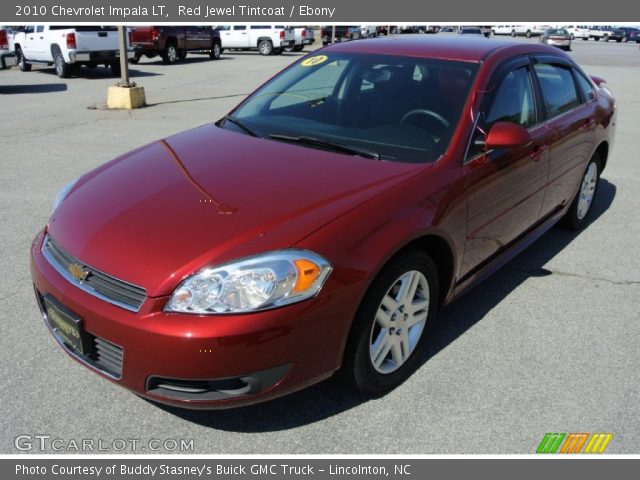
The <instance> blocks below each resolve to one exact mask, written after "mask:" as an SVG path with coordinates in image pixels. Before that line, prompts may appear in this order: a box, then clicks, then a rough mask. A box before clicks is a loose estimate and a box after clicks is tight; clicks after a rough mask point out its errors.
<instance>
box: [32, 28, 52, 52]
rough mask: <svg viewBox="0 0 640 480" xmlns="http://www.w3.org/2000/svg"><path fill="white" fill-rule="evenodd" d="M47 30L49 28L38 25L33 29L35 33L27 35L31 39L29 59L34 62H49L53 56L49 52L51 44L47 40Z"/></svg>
mask: <svg viewBox="0 0 640 480" xmlns="http://www.w3.org/2000/svg"><path fill="white" fill-rule="evenodd" d="M46 29H47V27H45V26H44V25H36V26H35V27H33V31H32V32H31V33H29V34H27V37H28V39H29V43H28V47H29V49H30V51H29V53H28V54H27V58H30V59H32V60H47V59H48V57H49V56H50V55H51V53H50V52H49V51H47V48H48V46H49V42H48V41H47V40H46V39H45V35H46V33H45V30H46Z"/></svg>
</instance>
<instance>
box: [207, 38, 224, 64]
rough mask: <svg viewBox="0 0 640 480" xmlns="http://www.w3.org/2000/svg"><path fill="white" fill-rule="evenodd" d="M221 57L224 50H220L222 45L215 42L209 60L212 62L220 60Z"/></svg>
mask: <svg viewBox="0 0 640 480" xmlns="http://www.w3.org/2000/svg"><path fill="white" fill-rule="evenodd" d="M220 55H222V48H220V44H219V43H218V42H214V44H213V45H212V46H211V52H209V58H210V59H211V60H218V59H220Z"/></svg>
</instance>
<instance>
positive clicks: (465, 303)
mask: <svg viewBox="0 0 640 480" xmlns="http://www.w3.org/2000/svg"><path fill="white" fill-rule="evenodd" d="M615 195H616V187H615V185H613V184H612V183H610V182H608V181H607V180H606V179H601V181H600V184H599V186H598V195H597V197H596V199H595V201H594V204H593V205H592V211H591V214H590V218H589V221H588V224H587V225H585V227H584V229H583V230H582V231H584V230H586V229H588V228H589V225H590V224H591V223H592V222H594V221H596V220H597V219H598V218H599V217H600V216H601V215H602V214H603V213H604V212H606V211H607V209H608V208H609V207H610V206H611V203H612V202H613V199H614V197H615ZM579 235H580V232H575V231H570V230H565V229H564V228H562V227H554V228H552V229H551V230H550V231H549V232H547V233H546V234H545V235H543V236H542V237H541V238H540V239H538V240H537V241H536V242H534V243H533V244H532V245H530V246H529V247H528V248H527V249H526V250H525V251H524V252H522V253H521V254H520V255H518V256H517V257H516V258H515V259H513V260H512V261H511V262H509V263H508V264H507V265H506V266H505V267H503V268H502V269H501V270H500V271H498V272H496V273H495V274H494V275H493V276H491V277H490V279H488V280H487V281H485V282H483V283H481V284H480V285H478V286H477V287H476V288H474V289H472V290H471V291H470V292H469V293H467V294H465V295H464V296H463V297H462V300H461V301H460V300H459V301H455V302H453V303H452V304H450V305H448V306H447V307H444V308H443V309H442V310H441V311H440V313H439V316H438V323H437V324H436V325H435V326H434V328H433V330H431V332H429V334H430V336H431V339H430V341H429V342H428V344H427V348H426V349H425V352H424V353H423V356H422V358H421V361H420V362H419V365H418V367H417V368H420V367H422V366H423V365H424V364H425V362H427V361H428V360H429V359H430V358H432V357H434V356H435V355H437V354H438V353H439V352H440V351H441V350H443V349H445V348H446V347H447V346H448V345H449V344H451V343H452V342H454V341H455V340H456V339H457V338H458V337H459V336H461V335H462V334H463V333H464V332H466V331H467V330H468V329H470V328H471V327H473V325H475V324H476V323H477V322H479V321H481V320H482V319H483V318H484V316H485V315H486V314H487V313H488V312H489V311H490V310H491V309H492V308H494V307H495V305H497V304H498V303H500V302H501V301H502V300H503V299H504V298H505V297H506V296H507V295H509V294H510V293H511V292H512V291H513V290H514V289H516V288H517V287H518V286H519V285H520V284H521V283H523V282H524V281H525V280H527V279H528V278H531V277H537V276H546V275H552V274H553V273H552V272H550V271H548V270H546V269H545V268H544V265H545V264H547V263H548V262H549V261H550V260H551V259H552V258H553V257H554V256H556V255H557V254H558V253H559V252H561V251H562V250H563V249H564V248H565V247H566V246H567V245H569V244H570V243H571V242H572V241H573V240H574V239H575V238H577V237H578V236H579ZM409 381H410V380H409ZM369 400H372V397H370V396H367V395H364V394H359V393H357V392H354V391H353V390H351V389H350V388H348V387H346V386H345V385H343V384H341V383H340V382H339V381H338V380H336V379H334V378H330V379H329V380H325V381H324V382H322V383H319V384H317V385H314V386H311V387H309V388H307V389H305V390H302V391H299V392H296V393H293V394H291V395H288V396H286V397H282V398H279V399H276V400H272V401H269V402H266V403H262V404H257V405H251V406H247V407H240V408H236V409H231V410H219V411H197V410H185V409H179V408H174V407H170V406H166V405H160V404H157V403H155V402H150V403H153V404H154V405H157V406H158V407H160V408H161V409H163V410H165V411H167V412H169V413H171V414H173V415H176V416H178V417H180V418H182V419H184V420H187V421H190V422H194V423H197V424H199V425H202V426H206V427H210V428H214V429H218V430H224V431H232V432H244V433H255V432H272V431H280V430H287V429H291V428H296V427H299V426H303V425H307V424H310V423H314V422H318V421H321V420H323V419H325V418H328V417H331V416H333V415H336V414H339V413H341V412H343V411H346V410H349V409H351V408H353V407H356V406H358V405H360V404H361V403H364V402H367V401H369Z"/></svg>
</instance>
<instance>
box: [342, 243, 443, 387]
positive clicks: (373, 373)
mask: <svg viewBox="0 0 640 480" xmlns="http://www.w3.org/2000/svg"><path fill="white" fill-rule="evenodd" d="M438 288H439V287H438V274H437V270H436V267H435V264H434V263H433V260H431V257H429V255H427V254H426V253H424V252H422V251H418V250H412V251H407V252H405V253H403V254H401V255H400V256H398V257H396V258H395V259H394V260H392V261H391V262H390V263H389V264H388V265H387V266H386V267H385V268H384V269H383V271H382V272H381V273H380V274H379V275H378V277H377V278H376V280H375V281H374V282H373V284H372V285H371V287H370V288H369V290H368V292H367V294H366V295H365V298H364V299H363V301H362V304H361V306H360V309H359V310H358V313H357V314H356V317H355V319H354V323H353V326H352V328H351V332H350V334H349V339H348V341H347V347H346V350H345V358H344V362H343V366H342V370H341V375H342V378H343V379H344V380H345V381H346V382H347V383H349V384H351V385H352V386H353V387H355V388H356V389H358V390H360V391H363V392H367V393H371V394H382V393H385V392H387V391H389V390H392V389H393V388H395V387H396V386H398V385H399V384H400V383H402V382H403V381H404V380H406V379H407V378H408V377H409V375H411V373H412V371H413V369H414V368H415V367H416V365H417V362H418V361H419V358H420V352H421V351H422V350H423V348H424V345H425V342H426V339H427V335H426V332H427V331H428V329H429V327H430V326H431V324H432V323H433V319H434V317H435V314H436V311H437V304H438V298H439V297H438Z"/></svg>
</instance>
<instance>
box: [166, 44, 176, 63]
mask: <svg viewBox="0 0 640 480" xmlns="http://www.w3.org/2000/svg"><path fill="white" fill-rule="evenodd" d="M162 61H163V62H164V63H167V64H169V65H171V64H173V63H176V62H177V61H178V49H177V48H176V46H175V45H174V44H173V43H170V44H169V45H167V48H165V50H164V54H163V55H162Z"/></svg>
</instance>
